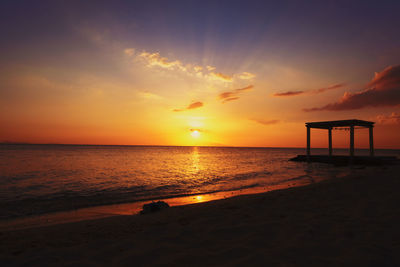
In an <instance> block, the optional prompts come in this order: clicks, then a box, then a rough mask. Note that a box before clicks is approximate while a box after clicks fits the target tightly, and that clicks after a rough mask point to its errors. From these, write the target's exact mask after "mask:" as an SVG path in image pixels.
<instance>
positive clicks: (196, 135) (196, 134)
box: [190, 130, 200, 138]
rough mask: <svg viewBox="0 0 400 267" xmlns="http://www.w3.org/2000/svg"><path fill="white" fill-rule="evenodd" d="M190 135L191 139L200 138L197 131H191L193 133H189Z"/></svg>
mask: <svg viewBox="0 0 400 267" xmlns="http://www.w3.org/2000/svg"><path fill="white" fill-rule="evenodd" d="M190 135H191V136H192V137H193V138H199V137H200V131H199V130H193V131H191V133H190Z"/></svg>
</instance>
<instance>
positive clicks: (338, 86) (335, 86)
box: [310, 83, 346, 94]
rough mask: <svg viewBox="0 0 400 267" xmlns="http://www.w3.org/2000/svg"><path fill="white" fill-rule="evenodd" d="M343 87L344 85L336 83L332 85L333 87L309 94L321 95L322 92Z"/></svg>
mask: <svg viewBox="0 0 400 267" xmlns="http://www.w3.org/2000/svg"><path fill="white" fill-rule="evenodd" d="M345 85H346V84H345V83H337V84H334V85H331V86H328V87H324V88H319V89H316V90H312V91H310V92H311V93H313V94H319V93H323V92H325V91H328V90H332V89H337V88H341V87H343V86H345Z"/></svg>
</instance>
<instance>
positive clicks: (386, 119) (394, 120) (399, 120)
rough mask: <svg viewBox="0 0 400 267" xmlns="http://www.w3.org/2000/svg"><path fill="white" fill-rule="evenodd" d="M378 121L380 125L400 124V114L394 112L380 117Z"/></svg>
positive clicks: (377, 117)
mask: <svg viewBox="0 0 400 267" xmlns="http://www.w3.org/2000/svg"><path fill="white" fill-rule="evenodd" d="M376 120H377V122H378V123H379V124H400V113H396V112H392V114H390V115H378V116H376Z"/></svg>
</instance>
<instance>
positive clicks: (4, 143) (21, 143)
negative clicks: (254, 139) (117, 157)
mask: <svg viewBox="0 0 400 267" xmlns="http://www.w3.org/2000/svg"><path fill="white" fill-rule="evenodd" d="M0 145H47V146H50V145H56V146H141V147H222V148H298V149H300V148H304V149H306V146H304V147H281V146H232V145H231V146H229V145H143V144H139V145H127V144H125V145H121V144H65V143H28V142H9V141H3V142H0ZM311 149H328V147H312V148H311ZM335 149H349V148H348V147H336V148H333V150H335ZM355 149H366V150H368V149H369V148H355ZM375 149H386V150H399V149H400V148H375Z"/></svg>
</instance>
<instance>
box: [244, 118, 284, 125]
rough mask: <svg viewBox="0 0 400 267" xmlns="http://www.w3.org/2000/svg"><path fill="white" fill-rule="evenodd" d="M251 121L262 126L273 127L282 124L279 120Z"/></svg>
mask: <svg viewBox="0 0 400 267" xmlns="http://www.w3.org/2000/svg"><path fill="white" fill-rule="evenodd" d="M250 120H251V121H255V122H257V123H260V124H262V125H272V124H277V123H279V122H280V121H279V120H263V119H250Z"/></svg>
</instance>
